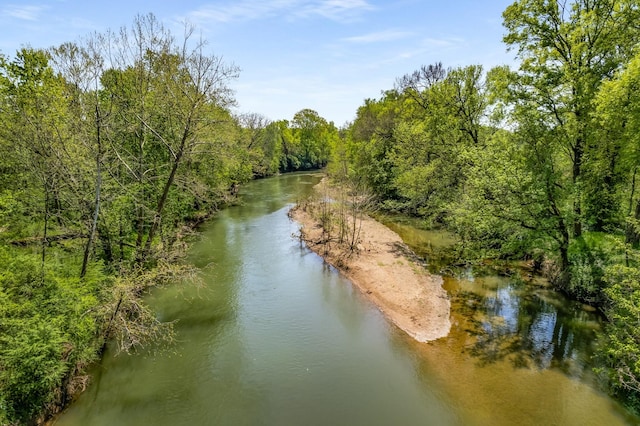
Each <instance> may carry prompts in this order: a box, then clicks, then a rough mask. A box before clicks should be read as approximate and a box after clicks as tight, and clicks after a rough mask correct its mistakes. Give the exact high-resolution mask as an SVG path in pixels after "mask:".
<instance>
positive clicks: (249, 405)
mask: <svg viewBox="0 0 640 426" xmlns="http://www.w3.org/2000/svg"><path fill="white" fill-rule="evenodd" d="M320 178H321V176H320V175H317V174H311V173H304V174H292V175H284V176H280V177H276V178H272V179H265V180H260V181H255V182H252V183H251V184H249V185H247V186H246V187H245V188H243V190H242V191H241V196H242V200H243V204H242V205H241V206H237V207H232V208H229V209H226V210H224V211H222V212H220V214H218V215H217V216H216V217H215V218H214V219H212V220H211V221H210V222H209V223H208V224H206V225H205V226H204V227H203V228H202V230H201V237H200V238H199V239H198V241H197V242H195V243H194V244H193V247H192V249H191V255H190V261H191V262H193V263H195V264H196V265H197V266H198V267H199V268H200V269H201V271H202V276H203V278H204V281H205V285H204V286H203V287H195V286H190V285H181V284H180V283H176V285H175V286H170V287H166V288H162V289H157V290H155V291H154V292H153V293H152V294H151V295H150V296H149V298H148V302H149V303H150V305H151V306H152V307H153V308H154V309H155V310H156V311H157V312H158V313H159V316H160V318H161V319H162V320H166V321H176V333H177V342H176V343H175V344H174V345H173V346H171V347H169V348H166V347H162V346H158V347H150V348H147V350H145V351H143V352H142V353H139V354H136V355H119V356H117V357H114V356H112V354H111V353H108V354H107V356H105V358H104V360H103V362H102V363H101V364H100V365H99V366H97V367H96V368H95V370H94V372H93V381H92V384H91V385H90V386H89V388H88V389H87V391H86V392H85V393H83V394H82V395H81V396H80V397H79V398H78V400H77V401H76V402H75V403H74V404H72V405H71V406H70V407H69V408H68V409H67V410H66V411H65V412H64V413H63V414H62V415H61V416H60V417H59V418H58V419H57V420H56V422H55V423H54V424H55V425H58V426H67V425H147V424H148V425H624V424H637V423H638V422H639V420H638V419H637V418H635V417H633V416H631V415H630V414H629V413H627V412H625V410H624V409H623V408H622V407H621V406H620V405H619V404H618V403H616V402H615V401H614V400H612V399H610V398H609V397H608V396H607V395H606V394H605V393H603V392H602V391H600V390H599V386H598V383H597V381H596V380H595V377H594V375H593V374H592V368H593V365H592V361H591V357H592V354H593V351H594V350H595V348H596V346H595V345H597V341H598V333H599V330H600V327H601V324H600V320H599V319H598V317H597V316H596V315H595V314H594V313H592V312H589V311H588V310H586V309H584V308H583V307H582V306H581V305H579V304H573V303H569V302H568V301H566V300H564V299H563V298H562V297H561V296H559V295H558V294H557V293H555V292H553V291H551V290H550V289H548V288H547V287H546V286H545V285H544V283H541V284H540V285H533V286H531V285H523V284H522V283H521V282H516V281H514V280H510V279H508V278H504V277H498V276H483V277H477V276H474V274H473V273H472V272H471V271H468V272H464V271H463V272H462V273H458V274H457V275H456V277H455V278H453V277H447V278H445V286H446V288H447V290H448V291H449V293H450V295H451V297H452V322H453V327H452V330H451V333H450V335H449V336H448V337H446V338H444V339H441V340H438V341H436V342H431V343H426V344H420V343H417V342H415V341H413V340H411V339H410V338H408V337H407V336H406V335H404V334H403V333H402V332H401V331H399V330H397V329H395V328H394V327H393V326H390V325H389V324H388V323H387V322H386V321H385V319H384V318H383V317H382V315H381V314H380V312H379V311H378V310H377V309H376V308H375V307H374V306H372V305H371V304H370V303H368V301H367V300H366V299H365V298H364V297H363V296H362V295H361V294H360V293H359V292H358V291H357V290H356V289H355V288H354V287H353V286H352V285H351V284H350V283H349V282H348V281H347V280H346V279H344V278H343V277H342V276H341V275H340V274H339V273H338V272H337V271H336V270H335V269H333V268H331V267H328V266H327V265H326V264H324V263H323V261H322V259H320V258H319V257H318V256H316V255H315V254H314V253H312V252H310V251H309V250H308V249H307V248H306V247H304V245H302V244H301V243H300V242H299V241H298V240H297V239H296V238H295V237H293V235H294V234H295V233H296V231H297V229H298V228H297V225H296V224H295V223H293V222H291V221H290V220H289V218H288V217H287V214H286V213H287V210H288V208H289V207H290V206H291V205H292V203H295V202H296V201H297V200H300V199H302V198H304V197H305V196H306V195H307V194H309V193H310V191H311V188H312V186H313V185H314V184H315V183H317V182H318V181H319V179H320ZM395 228H396V229H395V230H396V231H398V232H399V233H400V234H401V235H402V236H403V237H404V238H405V239H406V241H407V242H408V243H409V244H412V245H413V246H414V247H416V249H417V250H418V251H420V249H421V247H422V249H424V250H425V252H427V251H426V249H427V248H429V247H433V246H434V245H435V246H438V245H443V244H447V243H448V241H447V238H448V237H447V236H446V235H445V234H438V233H430V232H428V231H422V230H420V229H418V228H415V227H413V226H411V225H410V224H407V223H396V224H395Z"/></svg>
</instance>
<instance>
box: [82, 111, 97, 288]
mask: <svg viewBox="0 0 640 426" xmlns="http://www.w3.org/2000/svg"><path fill="white" fill-rule="evenodd" d="M95 114H96V144H97V149H98V152H97V154H96V198H95V208H94V211H93V221H92V223H91V230H90V231H89V238H87V245H86V246H85V248H84V256H83V258H82V269H81V270H80V278H84V276H85V275H86V273H87V265H88V263H89V254H90V253H91V246H92V245H93V240H94V239H95V235H96V229H97V227H98V216H99V214H100V190H101V187H102V141H101V139H100V137H101V135H100V126H101V125H102V123H101V117H100V110H99V109H98V106H97V105H96V111H95Z"/></svg>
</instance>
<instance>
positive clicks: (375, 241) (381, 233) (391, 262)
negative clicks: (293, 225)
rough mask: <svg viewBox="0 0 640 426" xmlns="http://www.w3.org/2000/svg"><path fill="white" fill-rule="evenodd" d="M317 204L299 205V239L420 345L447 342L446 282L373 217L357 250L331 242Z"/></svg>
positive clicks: (363, 226)
mask: <svg viewBox="0 0 640 426" xmlns="http://www.w3.org/2000/svg"><path fill="white" fill-rule="evenodd" d="M315 208H317V205H316V206H314V204H313V202H309V203H305V204H298V205H296V206H295V207H293V208H292V209H291V210H290V212H289V216H290V217H291V218H292V219H293V220H295V221H296V222H298V223H300V225H301V229H300V238H301V239H302V240H304V241H305V243H306V244H307V246H308V247H309V248H310V249H311V250H313V251H314V252H315V253H317V254H318V255H320V256H321V257H323V258H324V259H325V261H327V262H328V263H330V264H331V265H333V266H334V267H336V268H337V269H339V270H340V272H341V273H342V274H343V275H344V276H346V277H347V278H348V279H349V280H350V281H351V282H352V283H353V284H354V285H355V286H356V287H357V288H358V289H360V291H361V292H362V293H363V294H364V295H365V296H366V297H367V298H368V299H369V300H370V301H371V302H372V303H374V304H375V305H376V306H377V307H378V309H380V311H381V312H382V313H383V314H384V316H385V317H386V318H387V319H388V320H389V321H391V322H392V323H393V324H395V325H396V326H397V327H399V328H400V329H401V330H403V331H404V332H406V333H407V334H408V335H409V336H411V337H413V338H414V339H415V340H417V341H418V342H429V341H432V340H436V339H439V338H441V337H445V336H446V335H447V334H448V333H449V330H450V328H451V321H450V308H451V303H450V301H449V297H448V295H447V293H446V291H445V290H444V289H443V288H442V282H443V281H442V277H440V276H437V275H431V274H429V273H428V271H427V270H426V269H425V268H424V266H423V265H420V264H419V263H417V258H416V256H415V255H414V254H413V252H411V250H410V249H409V248H408V247H407V246H406V245H405V244H404V243H403V241H402V239H401V238H400V237H399V236H398V234H396V233H395V232H393V231H392V230H390V229H389V228H387V227H386V226H384V225H382V224H381V223H379V222H377V221H375V220H373V219H371V218H370V217H368V216H365V215H363V216H361V217H359V218H358V220H357V224H356V226H357V229H358V230H359V232H358V241H357V245H356V246H355V247H353V244H351V245H349V244H348V243H338V242H336V241H331V240H329V241H328V240H327V238H326V232H324V231H323V228H322V226H321V224H320V222H319V221H318V220H317V219H316V218H315V215H314V214H313V211H314V209H315Z"/></svg>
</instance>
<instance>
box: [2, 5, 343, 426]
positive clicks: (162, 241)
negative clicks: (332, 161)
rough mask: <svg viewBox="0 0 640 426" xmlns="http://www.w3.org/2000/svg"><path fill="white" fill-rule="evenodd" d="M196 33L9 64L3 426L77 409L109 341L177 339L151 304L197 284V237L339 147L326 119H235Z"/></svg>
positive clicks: (219, 71) (130, 34)
mask: <svg viewBox="0 0 640 426" xmlns="http://www.w3.org/2000/svg"><path fill="white" fill-rule="evenodd" d="M192 33H193V31H192V29H190V28H188V27H187V28H186V31H185V36H184V38H183V39H180V40H176V38H175V37H174V36H173V35H172V34H171V33H170V32H169V31H168V30H167V29H166V28H164V27H163V26H162V25H161V24H160V23H159V22H158V21H157V20H156V19H155V18H154V16H153V15H147V16H139V17H137V18H136V19H135V20H134V22H133V24H132V25H131V26H130V27H128V28H123V29H121V30H120V31H117V32H111V31H109V32H106V33H103V34H93V35H91V36H88V37H87V38H86V39H84V40H82V41H80V42H77V43H65V44H63V45H61V46H58V47H54V48H51V49H47V50H39V49H31V48H23V49H21V50H20V51H18V52H17V53H16V55H15V57H13V58H8V57H5V56H0V265H1V267H0V424H21V423H32V422H36V421H41V420H42V419H43V418H45V417H46V415H48V414H50V413H52V412H55V411H56V410H57V409H59V408H60V407H61V406H63V405H64V404H65V403H66V402H67V401H68V399H69V398H70V396H71V395H72V394H73V393H75V392H77V391H78V390H81V389H82V388H83V387H84V386H85V385H86V383H87V380H88V378H87V377H86V372H85V370H86V367H87V366H88V365H89V364H90V363H92V362H94V361H96V360H97V359H98V358H99V356H100V355H101V353H102V352H103V350H104V348H105V344H106V343H107V341H109V340H114V341H116V342H117V343H118V345H119V348H120V350H125V351H128V350H133V349H135V348H137V347H140V346H142V345H143V344H145V343H146V342H148V341H149V340H150V339H157V338H162V337H165V338H171V328H170V327H169V326H167V325H166V324H161V323H159V322H158V321H157V320H156V318H155V315H154V314H153V313H152V312H150V311H149V309H148V308H147V307H146V306H145V305H144V304H143V303H142V301H141V298H140V296H141V295H142V294H143V292H144V290H145V289H146V288H147V287H148V286H151V285H158V284H161V283H163V282H170V281H173V280H175V279H177V278H176V277H179V276H180V277H181V276H183V275H184V274H187V273H188V272H189V271H188V270H185V268H180V267H178V266H176V263H175V262H174V261H175V259H176V258H177V257H178V256H180V255H181V253H182V252H183V249H184V236H185V235H186V234H188V232H189V229H190V227H192V226H193V225H194V224H196V223H198V222H200V221H202V220H203V219H204V218H206V217H208V216H209V215H210V214H212V213H213V212H215V211H216V210H217V209H218V208H220V206H223V205H225V204H227V203H229V202H232V200H233V197H234V195H235V193H236V192H237V189H238V185H240V184H242V183H243V182H246V181H247V180H249V179H252V178H254V177H263V176H268V175H273V174H276V173H279V172H287V171H293V170H302V169H311V168H318V167H322V166H324V165H325V164H326V163H327V161H328V158H329V152H330V151H329V147H328V146H329V145H328V143H337V142H336V141H337V139H338V132H337V129H336V128H335V127H334V126H333V124H332V123H327V122H326V120H324V119H323V118H321V117H320V116H318V114H317V113H316V112H315V111H311V110H302V111H300V112H299V113H298V114H296V115H295V117H294V118H293V120H292V121H291V122H288V121H278V122H273V123H271V122H269V121H268V120H267V119H266V118H264V117H262V116H259V115H256V114H246V115H240V116H236V115H234V114H233V113H232V110H231V107H232V106H233V105H234V99H233V93H232V91H231V89H230V84H231V82H232V81H233V80H234V79H236V78H237V77H238V75H239V70H238V69H237V68H236V67H235V66H233V65H232V64H227V63H224V62H223V61H222V59H221V58H219V57H217V56H213V55H210V54H208V53H207V52H206V48H205V43H204V41H202V40H198V39H196V38H194V37H193V36H192ZM331 141H333V142H331Z"/></svg>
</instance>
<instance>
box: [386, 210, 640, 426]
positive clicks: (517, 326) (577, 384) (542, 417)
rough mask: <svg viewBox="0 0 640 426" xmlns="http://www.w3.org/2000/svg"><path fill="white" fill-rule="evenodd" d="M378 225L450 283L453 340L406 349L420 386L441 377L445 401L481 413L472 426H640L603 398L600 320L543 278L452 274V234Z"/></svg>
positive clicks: (404, 224) (393, 221) (404, 223)
mask: <svg viewBox="0 0 640 426" xmlns="http://www.w3.org/2000/svg"><path fill="white" fill-rule="evenodd" d="M380 219H381V220H382V221H383V222H384V223H385V224H386V225H387V226H389V227H390V228H391V229H393V230H394V231H396V232H397V233H398V234H399V235H400V236H401V237H402V239H403V240H404V241H405V243H407V245H408V246H409V247H411V249H412V250H413V251H414V252H416V253H417V254H418V255H419V257H420V258H421V259H423V261H424V263H426V266H427V268H428V269H429V270H430V271H432V272H433V273H439V274H442V275H444V287H445V289H446V290H447V292H448V293H449V296H450V299H451V318H452V329H451V333H450V335H449V336H448V337H446V338H444V339H441V340H439V341H436V342H432V343H431V344H429V345H428V346H424V345H423V346H420V345H416V344H414V343H412V342H409V343H408V344H409V345H410V346H414V347H415V351H416V353H418V354H419V356H418V359H417V361H416V362H417V365H418V369H419V370H421V371H423V372H424V373H422V374H421V376H423V377H431V378H434V377H435V378H437V377H439V378H440V380H441V382H440V383H439V385H438V386H440V387H441V388H442V389H443V392H447V393H448V394H449V395H455V398H457V399H458V400H460V401H461V402H460V404H461V406H463V407H464V406H467V405H468V410H467V409H464V408H463V409H462V410H461V411H463V412H466V411H468V412H473V413H474V418H473V419H467V421H468V422H469V424H478V425H483V424H492V425H495V424H546V422H551V423H550V424H594V425H596V424H605V423H610V422H612V421H615V422H621V423H622V424H640V419H638V418H637V417H635V416H633V415H632V414H630V413H628V412H627V411H626V410H624V408H623V407H622V406H621V405H620V404H618V403H617V402H615V401H613V400H612V399H610V398H608V397H607V396H606V395H605V393H606V383H603V382H602V379H600V378H599V377H597V376H596V375H595V373H594V368H596V367H597V364H596V360H595V357H594V354H595V353H596V351H597V347H598V340H599V337H600V334H601V328H602V318H601V317H600V316H599V315H598V314H597V313H596V312H594V311H593V310H592V309H590V308H589V307H586V306H584V305H582V304H580V303H578V302H574V301H571V300H569V299H567V298H566V297H565V296H564V295H563V294H561V293H559V292H556V291H554V290H553V289H552V288H551V287H550V285H549V284H548V282H546V280H544V279H542V278H539V277H534V278H529V279H527V281H525V280H523V279H522V278H521V277H520V275H519V274H515V275H514V276H511V277H509V276H505V275H507V274H505V275H498V272H499V271H498V272H495V271H494V272H489V273H487V271H486V270H483V271H479V270H474V269H473V268H462V267H455V266H451V265H452V263H453V256H452V250H451V246H452V245H453V244H454V243H455V238H454V236H452V235H451V234H448V233H446V232H443V231H431V230H425V229H422V228H421V227H420V224H419V223H418V222H417V221H416V220H414V219H410V218H397V217H391V218H389V217H386V218H380ZM512 269H514V270H515V269H516V268H512ZM523 400H528V402H527V403H526V404H524V403H522V401H523ZM580 400H582V401H581V402H578V401H580ZM468 401H473V402H472V403H470V402H468ZM519 401H520V402H519ZM545 410H550V411H551V412H550V413H546V412H545ZM613 419H615V420H613ZM603 422H604V423H603Z"/></svg>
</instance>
